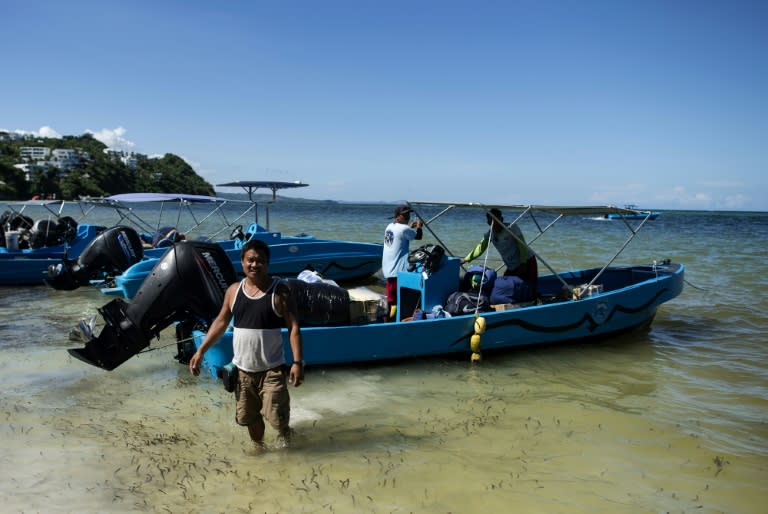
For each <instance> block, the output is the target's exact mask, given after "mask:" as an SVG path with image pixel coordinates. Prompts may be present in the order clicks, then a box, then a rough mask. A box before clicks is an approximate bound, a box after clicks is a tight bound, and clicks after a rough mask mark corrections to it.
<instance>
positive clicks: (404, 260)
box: [381, 204, 424, 320]
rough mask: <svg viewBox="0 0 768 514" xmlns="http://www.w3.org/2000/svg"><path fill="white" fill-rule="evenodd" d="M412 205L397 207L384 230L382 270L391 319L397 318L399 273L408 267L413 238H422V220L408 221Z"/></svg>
mask: <svg viewBox="0 0 768 514" xmlns="http://www.w3.org/2000/svg"><path fill="white" fill-rule="evenodd" d="M411 212H413V209H411V206H410V205H407V204H402V205H398V206H397V207H395V219H394V221H392V223H390V224H389V225H387V228H386V229H385V230H384V253H383V255H382V257H381V272H382V273H383V274H384V278H386V279H387V312H388V313H389V319H390V320H392V319H395V310H396V309H397V273H398V272H399V271H405V270H407V269H408V251H409V245H410V242H411V240H413V239H421V237H422V235H423V234H422V230H421V227H422V226H423V225H424V223H423V222H422V221H421V220H416V221H413V222H412V223H410V224H409V223H408V221H409V220H410V219H411Z"/></svg>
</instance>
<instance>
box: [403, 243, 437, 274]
mask: <svg viewBox="0 0 768 514" xmlns="http://www.w3.org/2000/svg"><path fill="white" fill-rule="evenodd" d="M443 257H445V249H444V248H443V247H442V246H440V245H434V244H428V245H423V246H420V247H418V248H417V249H415V250H414V251H412V252H411V253H409V254H408V271H425V272H427V273H434V272H435V271H437V270H438V269H440V266H441V265H442V263H443ZM419 265H421V269H417V268H418V267H419Z"/></svg>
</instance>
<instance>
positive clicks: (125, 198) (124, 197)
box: [104, 193, 230, 203]
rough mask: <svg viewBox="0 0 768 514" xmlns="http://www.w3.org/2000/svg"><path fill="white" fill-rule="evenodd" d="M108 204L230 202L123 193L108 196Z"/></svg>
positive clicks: (217, 199)
mask: <svg viewBox="0 0 768 514" xmlns="http://www.w3.org/2000/svg"><path fill="white" fill-rule="evenodd" d="M104 200H105V201H107V202H126V203H134V202H175V201H176V202H190V203H211V202H214V203H215V202H229V201H230V200H227V199H226V198H220V197H218V196H206V195H188V194H183V193H123V194H119V195H112V196H107V197H105V198H104Z"/></svg>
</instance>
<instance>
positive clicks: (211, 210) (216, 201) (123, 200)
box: [81, 193, 255, 238]
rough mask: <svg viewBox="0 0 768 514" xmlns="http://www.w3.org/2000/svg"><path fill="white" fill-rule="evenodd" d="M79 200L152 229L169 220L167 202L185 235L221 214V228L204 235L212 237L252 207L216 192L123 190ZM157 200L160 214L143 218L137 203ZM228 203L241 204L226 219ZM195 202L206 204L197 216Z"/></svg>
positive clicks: (238, 219)
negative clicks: (185, 218)
mask: <svg viewBox="0 0 768 514" xmlns="http://www.w3.org/2000/svg"><path fill="white" fill-rule="evenodd" d="M81 202H82V203H90V204H92V205H95V206H99V207H106V208H111V209H114V210H115V212H116V213H117V214H118V216H119V217H120V221H119V223H127V224H129V225H132V226H134V227H136V228H138V229H139V230H140V231H145V232H149V233H154V232H156V231H158V230H160V228H161V227H162V226H163V225H164V224H168V221H167V220H165V221H164V220H163V215H164V213H165V211H166V206H170V207H171V209H172V210H174V211H175V213H176V215H175V220H174V221H171V222H170V223H172V224H173V225H174V226H175V227H176V228H177V230H179V231H180V232H182V233H183V234H185V235H189V233H191V232H195V231H199V230H200V229H201V226H202V225H203V223H204V222H205V221H207V220H208V219H209V218H211V217H212V216H214V215H216V216H218V217H219V218H221V220H222V223H219V224H217V225H218V226H219V227H220V228H219V230H217V231H216V232H214V233H212V234H208V235H207V237H209V238H214V237H217V236H218V235H220V234H221V233H222V232H224V231H226V230H230V227H231V226H233V225H234V224H235V223H237V222H238V221H240V220H241V219H243V218H244V217H245V216H246V215H247V214H248V213H249V212H250V211H251V210H253V209H255V206H254V205H253V203H252V202H249V201H247V200H233V199H229V198H222V197H218V196H207V195H191V194H186V193H122V194H116V195H111V196H105V197H98V198H83V199H82V200H81ZM155 203H157V204H159V205H160V207H159V214H158V217H157V221H156V222H150V221H147V220H145V219H143V218H142V216H141V215H140V214H139V211H137V210H136V207H137V205H139V204H155ZM230 204H240V205H241V206H242V207H241V209H242V211H243V212H241V213H240V214H239V215H238V216H237V217H236V218H235V219H233V220H230V219H228V217H227V215H226V213H225V212H224V206H226V205H230ZM194 205H206V206H207V207H205V209H206V214H204V215H203V216H202V218H200V217H199V216H200V212H199V211H198V212H195V210H194V209H193V206H194ZM183 213H186V214H188V215H189V217H190V218H191V220H192V224H191V225H190V226H189V227H180V226H179V225H180V223H181V221H182V214H183Z"/></svg>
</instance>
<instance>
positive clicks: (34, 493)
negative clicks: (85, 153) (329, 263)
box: [0, 202, 768, 513]
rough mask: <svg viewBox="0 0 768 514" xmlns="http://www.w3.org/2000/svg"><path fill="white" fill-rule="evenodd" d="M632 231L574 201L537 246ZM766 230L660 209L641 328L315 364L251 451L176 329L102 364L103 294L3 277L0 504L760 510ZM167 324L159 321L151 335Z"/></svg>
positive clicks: (573, 259)
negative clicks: (286, 442)
mask: <svg viewBox="0 0 768 514" xmlns="http://www.w3.org/2000/svg"><path fill="white" fill-rule="evenodd" d="M391 209H392V207H391V206H388V205H381V206H363V205H339V204H323V205H314V204H313V205H303V204H289V203H287V202H286V203H278V204H276V205H275V206H273V208H272V210H271V215H270V222H271V225H272V228H273V229H279V230H282V231H283V232H284V233H286V234H295V233H299V232H307V233H311V234H313V235H316V236H319V237H329V238H343V239H354V240H362V241H372V242H378V241H379V240H380V239H381V235H382V232H383V229H384V226H385V225H386V223H387V221H388V219H389V217H390V215H391V212H390V211H391ZM506 217H507V218H510V216H509V215H507V216H506ZM262 221H263V222H264V219H263V218H262ZM105 223H107V221H105ZM436 227H437V231H438V234H439V235H440V237H441V238H443V242H444V243H445V244H446V246H447V247H448V249H449V250H452V251H453V252H455V253H456V254H459V255H461V254H463V253H465V252H467V251H468V250H469V249H470V248H471V247H472V246H474V244H476V243H477V241H478V240H479V238H480V236H481V235H482V232H483V230H485V225H484V223H483V220H482V219H476V215H473V214H471V213H466V215H463V216H461V217H460V219H459V220H458V221H455V222H453V223H450V224H447V223H446V224H443V225H439V224H436ZM523 228H524V232H525V233H526V235H527V236H529V238H530V236H531V234H532V233H533V227H532V225H530V224H524V225H523ZM584 229H586V231H585V230H584ZM626 237H627V233H626V230H625V229H624V228H623V226H622V225H621V223H620V222H607V221H598V220H590V219H573V220H566V221H565V222H564V223H562V224H561V225H559V226H557V227H556V230H555V231H553V232H551V233H549V234H548V235H546V236H544V237H543V238H542V239H541V240H539V241H537V242H536V244H535V245H534V248H535V249H536V250H537V251H538V252H539V253H540V254H541V255H542V256H543V257H544V258H545V259H546V260H547V262H548V263H549V264H550V265H552V266H553V267H555V268H556V269H569V268H576V267H579V266H582V265H594V264H595V263H596V260H597V261H602V262H605V261H606V260H607V259H609V258H610V257H611V255H612V252H611V250H612V249H613V248H615V247H616V246H617V245H620V244H622V243H623V242H624V240H625V239H626ZM767 240H768V215H766V214H762V213H758V214H749V213H737V214H733V213H706V212H665V213H663V214H662V216H661V217H660V218H659V220H658V221H656V222H654V223H653V224H651V225H649V226H648V227H646V228H645V229H644V230H643V231H642V232H641V235H640V236H639V237H638V239H637V240H635V241H634V242H633V243H631V245H630V246H629V247H628V249H627V251H626V252H625V254H624V255H623V256H622V257H620V258H619V260H618V261H617V262H619V263H629V262H651V261H652V260H654V259H662V258H671V259H672V260H674V261H678V262H682V263H684V264H685V265H686V266H687V269H686V277H687V285H686V288H685V290H684V291H683V293H682V295H681V296H679V297H678V298H676V299H675V300H673V301H672V302H669V303H667V304H665V305H663V306H662V307H661V308H660V309H659V311H658V314H657V316H656V319H655V321H654V323H653V325H652V327H651V328H650V330H647V331H643V332H637V333H632V334H629V335H625V336H623V337H620V338H616V339H613V340H610V341H605V342H601V343H598V344H591V345H589V344H576V345H569V346H556V347H547V348H533V349H524V350H519V351H515V352H510V353H506V354H503V355H500V356H494V357H492V358H486V359H484V360H483V361H482V362H481V363H480V365H471V364H470V363H469V362H468V359H466V360H465V359H450V360H446V359H430V360H423V361H412V362H406V363H402V364H388V365H374V366H361V367H342V368H310V369H308V370H307V382H306V384H305V385H303V386H302V387H300V388H298V389H294V390H292V398H293V413H292V418H293V423H292V424H293V426H294V428H295V429H296V431H297V440H296V442H295V445H294V446H293V447H291V448H290V449H272V450H270V451H269V452H267V453H266V454H263V455H259V456H253V455H251V453H250V448H249V445H248V441H247V439H248V438H247V434H246V431H245V430H244V429H242V428H241V427H238V426H237V425H235V423H234V420H233V413H234V412H233V411H234V410H233V405H232V398H231V396H230V395H228V394H227V393H226V392H225V391H224V389H223V388H222V387H221V385H220V384H219V383H217V382H214V381H213V380H211V379H210V378H208V377H206V376H203V377H202V378H193V377H191V376H190V375H189V373H188V371H187V370H186V369H185V368H183V367H180V366H179V365H178V364H177V363H176V361H174V360H173V358H172V356H173V354H174V353H175V348H174V347H173V346H170V347H166V348H161V349H159V350H157V351H155V352H150V353H147V354H143V355H141V356H139V357H137V358H134V359H131V360H130V361H129V362H128V363H126V364H125V365H123V366H121V367H120V368H118V369H117V370H115V371H113V372H104V371H102V370H99V369H96V368H92V367H89V366H87V365H85V364H83V363H80V362H79V361H76V360H74V359H72V358H70V357H69V356H68V354H67V353H66V351H65V350H66V349H67V348H70V347H73V346H78V345H79V344H78V343H73V342H71V341H69V339H68V333H69V331H70V329H71V328H72V327H73V326H74V325H75V323H76V322H77V321H78V320H79V319H80V318H84V317H85V318H89V317H90V316H91V315H93V314H95V313H96V309H97V308H98V307H100V306H101V305H103V304H105V303H107V301H108V300H109V299H108V298H106V297H105V296H103V295H101V293H99V292H98V291H97V290H94V289H81V290H78V291H74V292H60V291H52V290H49V289H47V288H45V287H32V288H0V308H1V309H2V312H3V320H2V321H0V349H1V350H2V352H0V373H1V375H0V376H2V383H3V395H2V396H1V397H0V447H2V451H0V501H2V504H3V505H4V510H5V511H9V512H10V511H13V512H15V511H24V512H27V511H30V512H33V511H41V512H104V511H111V512H119V511H125V512H128V511H151V512H154V511H157V512H168V511H171V512H177V511H185V512H223V511H234V512H238V511H246V510H247V511H254V512H494V511H496V512H509V511H510V509H513V510H515V511H517V512H574V513H581V512H584V513H587V512H590V513H592V512H606V513H608V512H610V513H616V512H626V513H636V512H728V513H761V512H764V511H765V504H766V502H767V501H768V492H766V489H765V487H764V485H765V484H766V483H768V469H766V468H768V424H767V423H768V359H766V345H765V342H766V336H765V333H766V328H767V327H768V323H766V321H767V318H768V316H767V315H766V306H767V305H768V302H766V296H768V293H767V291H768V264H766V257H768V251H767V250H766V245H765V242H766V241H767ZM431 241H432V240H431V238H430V236H426V237H425V241H424V242H431ZM369 285H370V286H371V287H374V288H375V287H379V286H380V284H379V283H377V282H376V281H373V282H371V283H370V284H369ZM172 342H173V335H172V333H171V331H170V330H167V331H165V332H164V333H163V334H162V336H161V338H160V341H158V344H157V346H158V347H162V346H163V345H164V344H168V343H172ZM361 344H365V342H364V341H361ZM268 437H269V433H268Z"/></svg>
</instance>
